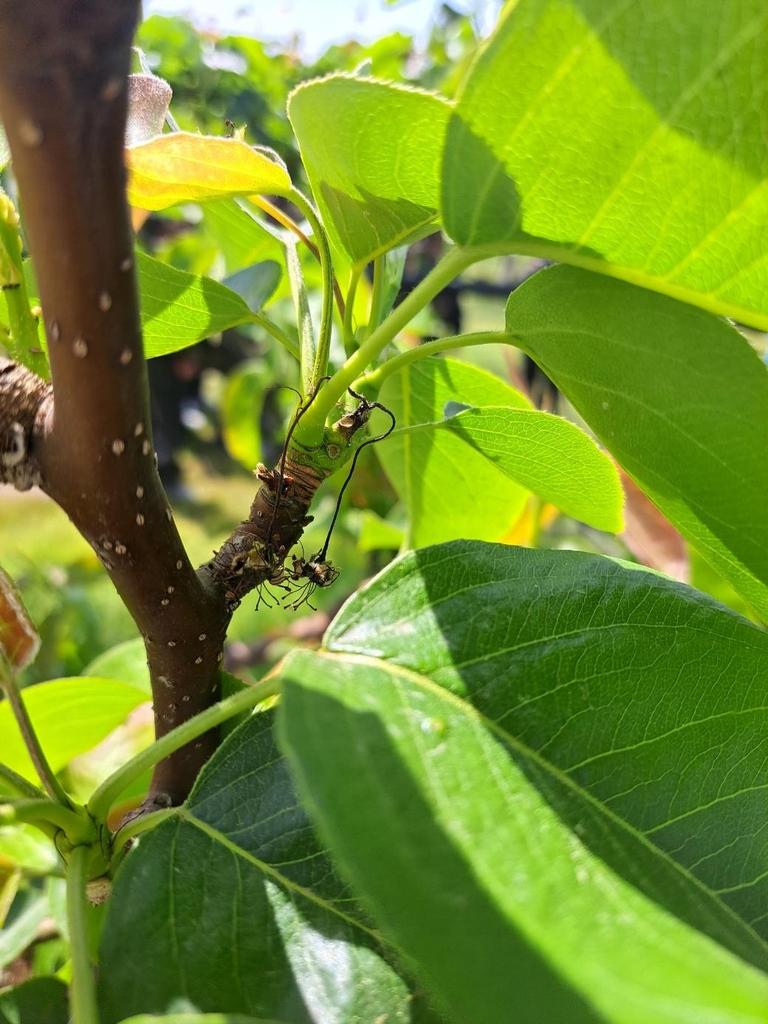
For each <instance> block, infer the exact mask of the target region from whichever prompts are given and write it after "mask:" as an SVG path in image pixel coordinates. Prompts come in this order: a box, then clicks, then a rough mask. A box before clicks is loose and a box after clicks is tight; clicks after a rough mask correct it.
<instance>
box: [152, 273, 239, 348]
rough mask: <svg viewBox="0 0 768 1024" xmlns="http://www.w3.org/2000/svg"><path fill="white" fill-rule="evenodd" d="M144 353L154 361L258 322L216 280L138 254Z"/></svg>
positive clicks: (237, 296)
mask: <svg viewBox="0 0 768 1024" xmlns="http://www.w3.org/2000/svg"><path fill="white" fill-rule="evenodd" d="M136 267H137V271H138V278H139V297H140V303H141V327H142V331H143V333H144V353H145V355H146V357H147V358H148V359H152V358H153V357H154V356H163V355H167V354H168V353H169V352H178V351H179V349H183V348H188V347H189V346H190V345H194V344H195V343H196V342H198V341H202V340H203V338H209V337H210V336H211V335H212V334H218V333H219V332H220V331H224V330H226V329H227V328H229V327H236V326H237V325H238V324H243V323H248V322H249V321H251V320H252V319H253V316H252V313H251V309H250V308H249V306H248V303H247V302H246V301H245V300H244V299H243V298H241V296H240V295H238V294H237V292H235V291H232V289H230V288H227V287H225V286H224V285H223V284H219V282H218V281H214V280H212V279H211V278H210V277H200V276H199V275H197V274H189V273H187V271H185V270H176V268H175V267H170V266H168V264H167V263H161V262H160V261H159V260H155V259H152V257H151V256H145V255H144V254H143V253H137V254H136Z"/></svg>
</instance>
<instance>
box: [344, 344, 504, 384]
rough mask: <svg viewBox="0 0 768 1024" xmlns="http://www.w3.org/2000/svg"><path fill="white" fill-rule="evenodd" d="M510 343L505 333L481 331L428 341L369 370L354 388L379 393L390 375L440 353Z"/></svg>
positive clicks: (359, 378)
mask: <svg viewBox="0 0 768 1024" xmlns="http://www.w3.org/2000/svg"><path fill="white" fill-rule="evenodd" d="M508 341H509V335H507V334H504V332H503V331H481V332H478V333H477V334H455V335H453V336H452V337H450V338H438V339H437V340H436V341H428V342H426V344H424V345H416V346H415V347H414V348H409V349H408V350H407V351H406V352H401V353H400V354H399V355H397V356H393V357H392V358H391V359H388V360H387V361H386V362H385V363H382V365H381V366H378V367H376V369H374V370H369V371H368V373H365V374H363V376H362V377H358V378H357V380H356V381H355V382H354V384H353V385H352V386H353V388H354V389H355V391H358V390H359V389H360V388H372V389H373V390H374V391H377V392H378V391H379V389H380V388H381V386H382V384H383V383H384V381H385V380H386V379H387V377H389V376H390V374H393V373H396V372H397V371H398V370H402V369H403V368H404V367H406V366H409V365H410V364H411V363H416V362H418V361H419V360H420V359H426V358H427V357H428V356H433V355H436V354H437V353H438V352H447V351H449V350H451V349H457V348H470V347H472V346H473V345H493V344H500V343H504V342H508Z"/></svg>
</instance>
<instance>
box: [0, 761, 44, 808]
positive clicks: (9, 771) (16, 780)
mask: <svg viewBox="0 0 768 1024" xmlns="http://www.w3.org/2000/svg"><path fill="white" fill-rule="evenodd" d="M0 782H4V783H5V784H6V786H10V788H11V789H13V790H15V792H16V793H18V794H19V796H24V797H28V798H29V799H30V800H38V799H40V797H41V796H42V795H43V791H42V789H39V788H38V787H37V786H35V785H33V784H32V783H31V782H29V781H27V779H25V778H24V776H23V775H19V773H18V772H15V771H14V770H13V768H9V767H8V765H7V764H2V763H0Z"/></svg>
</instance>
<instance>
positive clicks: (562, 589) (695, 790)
mask: <svg viewBox="0 0 768 1024" xmlns="http://www.w3.org/2000/svg"><path fill="white" fill-rule="evenodd" d="M480 638H482V646H481V647H479V646H478V642H479V640H480ZM767 658H768V636H766V634H765V633H763V632H762V631H761V630H759V629H757V628H756V627H754V626H752V625H751V624H750V623H748V622H746V621H745V620H743V619H741V618H739V617H738V616H736V615H734V614H733V613H731V612H729V611H727V610H726V609H723V608H722V607H720V606H718V605H717V604H715V602H713V601H711V600H710V599H708V598H706V597H704V596H703V595H699V594H697V593H696V592H694V591H692V590H690V589H689V588H687V587H684V586H682V585H679V584H675V583H673V582H671V581H669V580H667V579H665V578H663V577H660V576H657V575H655V574H652V573H649V572H647V571H644V570H639V569H634V568H630V567H623V566H621V565H620V564H618V563H615V562H613V561H610V560H607V559H603V558H598V557H596V556H591V555H584V554H581V553H575V552H546V551H525V550H521V549H512V548H508V547H503V546H496V545H485V544H477V543H467V542H464V543H454V544H449V545H441V546H440V547H436V548H430V549H427V550H423V551H419V552H416V553H412V554H410V555H408V556H406V557H405V558H403V559H401V560H399V561H398V562H396V563H395V564H393V565H392V566H391V567H390V568H389V569H387V570H386V571H385V573H383V574H382V575H381V576H380V577H379V578H378V579H376V580H375V581H373V583H371V584H370V585H369V586H368V587H367V588H365V589H364V590H363V591H361V592H359V593H358V595H356V596H355V597H354V598H353V599H352V600H351V601H350V602H349V603H348V604H347V605H346V606H345V608H344V610H343V611H342V613H341V615H340V616H339V618H338V619H337V620H336V622H335V623H334V624H333V625H332V627H331V629H330V630H329V632H328V634H327V636H326V639H325V650H324V652H322V653H320V654H310V653H308V652H301V653H298V654H295V655H292V656H291V657H290V659H289V660H288V662H287V664H286V665H285V666H284V669H283V705H282V711H281V714H282V716H283V718H282V728H283V736H284V746H285V749H286V750H287V752H288V754H289V758H290V760H291V763H292V767H293V768H294V769H295V773H296V777H297V780H298V782H299V788H300V792H302V794H303V795H304V797H305V799H306V800H307V801H308V803H309V805H310V808H311V809H312V811H313V814H314V816H315V817H316V819H317V821H318V823H319V825H320V828H321V831H322V833H323V834H324V835H325V837H326V838H327V840H328V842H329V843H330V846H331V849H332V850H333V852H334V854H335V855H336V857H337V859H338V861H339V864H340V866H341V867H342V868H343V870H344V872H345V874H347V876H348V877H349V878H350V880H351V881H353V883H354V884H355V887H356V889H357V890H358V891H359V892H360V893H361V895H363V896H364V897H365V898H366V900H367V903H368V905H369V907H370V908H371V909H372V911H373V913H374V916H375V918H376V920H377V921H378V923H379V924H380V926H381V927H382V929H383V931H384V933H385V934H387V935H389V937H390V938H392V939H393V941H395V942H396V943H397V944H398V945H399V946H400V948H402V949H403V950H404V952H406V953H407V954H408V955H409V956H410V957H412V958H413V959H414V960H415V961H416V962H417V964H418V965H419V967H420V968H421V975H422V977H423V980H424V981H425V982H427V983H428V985H430V986H431V987H432V989H433V990H434V991H435V992H436V993H439V994H440V995H441V996H442V998H443V1000H444V1001H445V1002H446V1003H447V1004H448V1005H449V1007H450V1008H451V1009H452V1011H453V1012H454V1014H455V1016H456V1018H457V1019H459V1020H472V1021H473V1024H481V1022H484V1021H488V1022H489V1024H490V1022H494V1024H495V1022H498V1021H499V1020H506V1019H521V1020H542V1021H555V1020H558V1021H559V1020H564V1021H565V1020H567V1021H569V1022H571V1021H576V1020H598V1019H599V1020H609V1021H612V1022H613V1021H615V1022H622V1024H623V1022H627V1024H629V1022H632V1024H647V1022H649V1021H653V1022H654V1024H660V1022H669V1024H681V1022H688V1021H690V1022H691V1024H694V1022H695V1024H700V1022H701V1021H703V1020H709V1021H712V1022H714V1021H717V1022H720V1024H724V1022H730V1021H733V1022H734V1024H735V1022H736V1021H742V1020H753V1021H756V1022H757V1021H762V1020H764V1019H765V1012H766V1008H768V982H767V981H766V979H765V977H764V976H763V975H760V974H758V973H757V972H755V971H753V970H752V969H751V968H750V967H748V966H747V964H746V963H745V962H744V961H745V960H747V959H748V960H752V961H753V962H754V963H756V964H759V965H760V966H764V965H765V963H766V945H765V943H764V942H763V941H762V940H761V939H760V938H759V937H758V935H757V930H763V931H764V932H765V931H766V930H768V929H766V921H768V913H766V911H767V910H768V882H766V878H767V877H768V871H766V867H767V866H768V847H767V846H766V844H765V842H764V840H762V838H761V836H762V832H763V830H762V827H761V824H760V822H761V821H762V820H763V818H764V813H763V810H762V804H763V803H764V799H763V794H764V792H765V786H766V769H765V758H764V755H763V749H764V737H765V735H766V722H765V715H766V712H765V707H764V704H765V702H764V697H763V690H762V687H761V686H760V685H759V680H760V679H761V678H762V675H764V672H765V665H766V659H767ZM329 736H332V737H333V742H328V737H329ZM383 837H386V839H384V838H383ZM457 917H458V918H459V919H460V921H461V927H460V928H457V927H456V926H455V922H456V920H457ZM724 947H728V948H729V949H730V950H731V951H733V952H726V949H725V948H724ZM734 953H737V954H740V957H743V958H744V959H740V958H739V957H737V956H736V955H734Z"/></svg>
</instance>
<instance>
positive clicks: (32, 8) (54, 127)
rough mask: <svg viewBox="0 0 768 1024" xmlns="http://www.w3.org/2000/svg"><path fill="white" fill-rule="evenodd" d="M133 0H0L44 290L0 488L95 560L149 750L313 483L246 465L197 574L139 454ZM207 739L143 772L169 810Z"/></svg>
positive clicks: (284, 545)
mask: <svg viewBox="0 0 768 1024" xmlns="http://www.w3.org/2000/svg"><path fill="white" fill-rule="evenodd" d="M138 8H139V4H138V0H0V114H1V115H2V118H3V121H4V124H5V127H6V131H7V133H8V138H9V142H10V145H11V152H12V155H13V169H14V173H15V175H16V178H17V180H18V184H19V190H20V194H21V200H22V205H23V215H24V225H25V228H26V231H27V236H28V239H29V244H30V249H31V252H32V255H33V257H34V260H35V269H36V273H37V279H38V283H39V287H40V299H41V303H42V308H43V315H44V321H45V326H46V333H47V338H48V345H49V353H50V363H51V377H52V388H51V386H50V385H47V384H45V383H44V382H43V381H42V380H40V379H39V378H38V377H37V376H35V374H33V373H30V372H29V371H28V370H25V369H24V368H22V367H20V366H18V365H16V364H15V363H13V362H11V361H9V360H0V479H2V480H3V481H4V482H9V483H12V484H13V485H14V486H16V487H17V488H20V489H26V488H29V487H31V486H33V485H35V484H37V485H39V486H40V487H41V488H42V489H43V490H45V491H46V493H48V494H49V495H50V496H51V497H52V498H53V499H54V500H55V501H56V502H57V503H58V504H59V505H60V506H61V508H62V509H63V510H64V511H65V512H66V513H67V515H68V516H69V517H70V518H71V519H72V521H73V522H74V523H75V525H76V526H77V528H78V529H79V530H80V532H81V533H82V534H83V536H84V537H85V538H86V539H87V540H88V541H89V542H90V544H91V545H92V546H93V548H94V550H95V551H96V552H97V554H98V556H99V558H100V559H101V561H102V563H103V565H104V566H105V568H106V570H107V572H108V573H109V575H110V577H111V578H112V580H113V582H114V584H115V587H116V588H117V590H118V592H119V594H120V596H121V598H122V599H123V601H124V602H125V604H126V606H127V608H128V610H129V611H130V613H131V615H132V616H133V618H134V620H135V621H136V624H137V626H138V628H139V630H140V632H141V634H142V636H143V637H144V641H145V645H146V651H147V661H148V664H149V669H150V676H151V680H152V692H153V698H154V710H155V727H156V733H157V735H158V736H162V735H163V734H165V733H166V732H168V731H170V730H171V729H172V728H174V727H175V726H177V725H179V724H181V723H182V722H184V721H185V720H187V719H188V718H190V717H192V716H193V715H195V714H197V713H199V712H200V711H202V710H204V709H205V708H206V707H208V706H210V705H211V704H212V703H214V701H215V700H216V699H217V697H218V679H219V671H218V670H219V665H220V662H221V659H222V650H223V643H224V637H225V634H226V630H227V626H228V624H229V620H230V617H231V613H232V610H233V609H234V608H235V607H236V606H237V604H239V602H240V601H241V600H242V598H243V597H244V595H245V594H246V593H248V592H249V591H250V590H252V589H253V588H254V587H257V586H259V585H260V584H261V583H263V582H264V581H265V580H270V579H272V580H273V581H274V580H275V579H276V578H277V577H279V576H280V574H281V571H282V569H281V567H282V564H283V561H284V559H285V555H286V552H287V551H289V550H290V548H291V547H292V546H293V545H294V544H295V543H296V542H297V540H298V539H299V537H300V536H301V533H302V530H303V527H304V526H305V525H306V522H307V521H308V520H307V512H308V509H309V505H310V503H311V501H312V498H313V496H314V493H315V491H316V489H317V487H318V486H319V484H320V483H321V482H322V480H323V479H324V477H325V476H326V475H327V470H325V469H322V470H318V469H313V468H312V467H311V466H309V465H307V464H306V463H307V459H306V457H305V454H302V453H301V452H297V451H291V452H289V453H288V455H287V458H286V460H285V463H284V464H283V465H282V466H281V469H282V472H280V471H279V470H274V471H269V470H266V469H264V468H263V467H260V470H259V477H260V479H261V486H260V488H259V491H258V493H257V495H256V498H255V499H254V502H253V505H252V507H251V510H250V514H249V518H248V520H246V521H245V522H244V523H241V524H240V526H238V527H237V528H236V529H235V530H234V531H233V533H232V536H231V537H230V538H229V539H228V540H227V541H226V542H225V544H224V545H223V546H222V548H221V550H220V551H219V552H218V553H217V554H216V555H215V556H214V558H213V559H212V560H211V561H210V562H209V563H208V564H207V565H205V566H202V567H201V568H200V569H199V570H198V571H197V572H196V571H195V570H194V569H193V567H192V565H191V563H190V561H189V559H188V557H187V554H186V552H185V550H184V547H183V545H182V543H181V539H180V537H179V535H178V532H177V530H176V526H175V524H174V522H173V515H172V513H171V510H170V507H169V505H168V501H167V498H166V496H165V493H164V491H163V488H162V485H161V483H160V480H159V477H158V474H157V469H156V464H155V458H154V450H153V446H152V437H151V425H150V417H149V402H148V386H147V376H146V366H145V362H144V356H143V349H142V341H141V331H140V321H139V312H138V303H137V295H136V281H135V275H134V266H133V238H132V233H131V228H130V222H129V213H128V208H127V205H126V201H125V177H126V172H125V167H124V161H123V146H124V132H125V119H126V96H127V88H126V76H127V72H128V64H129V54H130V44H131V40H132V37H133V32H134V29H135V22H136V18H137V15H138ZM216 742H217V736H216V735H213V734H209V735H207V736H205V737H202V738H201V739H200V740H198V741H197V742H195V743H194V744H192V745H190V746H189V747H186V748H184V749H182V750H180V751H177V752H176V753H175V754H173V755H172V756H171V757H169V758H167V759H166V760H165V761H163V762H162V763H161V764H160V765H158V766H157V768H156V770H155V773H154V776H153V780H152V787H151V791H150V798H149V801H148V804H147V806H153V805H154V806H158V805H160V806H163V805H168V804H175V803H179V802H181V801H182V800H183V799H184V798H185V797H186V796H187V794H188V792H189V790H190V788H191V786H192V784H193V782H194V780H195V778H196V776H197V774H198V772H199V770H200V768H201V767H202V765H203V764H204V762H205V761H206V760H207V758H208V757H209V756H210V754H211V752H212V751H213V749H214V748H215V745H216Z"/></svg>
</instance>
